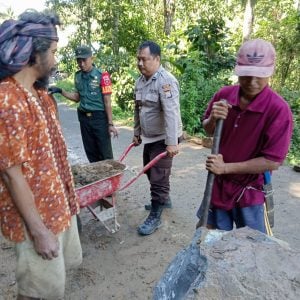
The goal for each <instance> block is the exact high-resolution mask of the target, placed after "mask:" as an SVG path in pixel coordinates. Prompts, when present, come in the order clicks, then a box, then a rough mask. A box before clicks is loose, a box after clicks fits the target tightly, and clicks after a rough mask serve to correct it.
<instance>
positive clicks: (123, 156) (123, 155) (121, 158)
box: [119, 143, 135, 162]
mask: <svg viewBox="0 0 300 300" xmlns="http://www.w3.org/2000/svg"><path fill="white" fill-rule="evenodd" d="M133 147H135V144H134V143H131V144H130V145H129V146H128V147H127V148H126V149H125V150H124V152H123V153H122V155H121V156H120V158H119V161H120V162H122V161H123V160H124V158H125V157H126V155H127V154H128V152H129V151H130V150H131V149H132V148H133Z"/></svg>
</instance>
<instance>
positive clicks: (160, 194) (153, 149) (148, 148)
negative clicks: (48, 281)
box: [143, 140, 173, 204]
mask: <svg viewBox="0 0 300 300" xmlns="http://www.w3.org/2000/svg"><path fill="white" fill-rule="evenodd" d="M166 147H167V145H166V144H165V141H164V140H162V141H157V142H154V143H149V144H145V145H144V152H143V163H144V166H145V165H146V164H147V163H149V162H150V161H151V160H152V159H153V158H154V157H155V156H157V155H158V154H160V153H162V152H165V151H166ZM172 162H173V158H172V157H169V156H166V157H164V158H162V159H160V160H159V161H158V162H157V163H156V164H155V165H154V166H153V167H151V168H150V169H149V170H148V171H147V172H146V174H147V177H148V180H149V182H150V192H151V201H152V203H153V202H156V203H157V202H159V203H160V204H164V203H165V202H167V201H168V199H169V192H170V180H169V178H170V174H171V168H172Z"/></svg>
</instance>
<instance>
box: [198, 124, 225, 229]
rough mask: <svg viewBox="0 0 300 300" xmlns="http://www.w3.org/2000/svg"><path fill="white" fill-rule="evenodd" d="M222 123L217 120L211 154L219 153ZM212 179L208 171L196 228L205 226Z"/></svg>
mask: <svg viewBox="0 0 300 300" xmlns="http://www.w3.org/2000/svg"><path fill="white" fill-rule="evenodd" d="M223 123H224V120H223V119H218V120H217V124H216V128H215V132H214V136H213V145H212V149H211V154H218V153H219V146H220V140H221V134H222V129H223ZM214 179H215V174H214V173H212V172H210V171H208V174H207V179H206V185H205V191H204V196H203V200H202V202H201V205H200V208H199V210H198V212H197V216H198V217H199V222H198V223H197V225H196V228H199V227H206V225H207V217H208V210H209V206H210V201H211V194H212V188H213V184H214Z"/></svg>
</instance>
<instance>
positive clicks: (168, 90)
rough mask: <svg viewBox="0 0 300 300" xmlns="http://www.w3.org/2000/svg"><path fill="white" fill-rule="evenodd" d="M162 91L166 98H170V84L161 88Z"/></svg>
mask: <svg viewBox="0 0 300 300" xmlns="http://www.w3.org/2000/svg"><path fill="white" fill-rule="evenodd" d="M162 90H163V92H164V93H165V96H166V98H172V93H171V84H169V83H167V84H164V85H163V86H162Z"/></svg>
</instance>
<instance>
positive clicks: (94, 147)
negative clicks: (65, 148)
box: [49, 46, 118, 162]
mask: <svg viewBox="0 0 300 300" xmlns="http://www.w3.org/2000/svg"><path fill="white" fill-rule="evenodd" d="M75 56H76V60H77V64H78V67H79V69H80V70H79V71H77V72H76V73H75V89H76V91H75V92H67V91H65V90H62V89H61V88H58V87H50V88H49V92H50V93H61V94H62V95H63V96H64V97H66V98H68V99H70V100H72V101H75V102H79V106H78V110H77V111H78V120H79V122H80V130H81V136H82V141H83V146H84V149H85V152H86V155H87V158H88V160H89V161H90V162H96V161H100V160H105V159H112V158H113V153H112V146H111V135H113V136H114V137H115V136H118V131H117V129H116V128H115V127H114V124H113V120H112V108H111V93H112V86H111V80H110V75H109V73H108V72H101V71H100V70H99V69H97V68H96V67H95V65H94V64H93V56H92V51H91V49H90V47H88V46H80V47H78V48H77V49H76V50H75Z"/></svg>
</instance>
